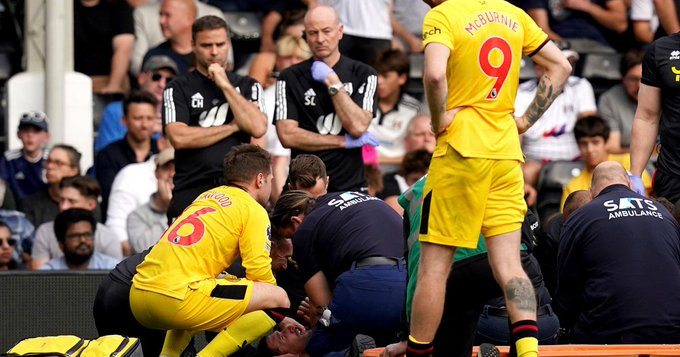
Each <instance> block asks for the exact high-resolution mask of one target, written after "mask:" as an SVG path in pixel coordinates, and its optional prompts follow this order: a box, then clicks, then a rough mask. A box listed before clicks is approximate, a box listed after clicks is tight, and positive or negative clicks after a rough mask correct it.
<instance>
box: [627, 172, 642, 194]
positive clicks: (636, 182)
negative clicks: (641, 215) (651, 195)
mask: <svg viewBox="0 0 680 357" xmlns="http://www.w3.org/2000/svg"><path fill="white" fill-rule="evenodd" d="M628 177H630V182H631V183H632V184H633V191H635V192H636V193H638V194H640V195H643V196H646V195H645V185H644V184H643V183H642V178H641V177H640V175H629V176H628Z"/></svg>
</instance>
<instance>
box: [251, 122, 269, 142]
mask: <svg viewBox="0 0 680 357" xmlns="http://www.w3.org/2000/svg"><path fill="white" fill-rule="evenodd" d="M265 134H267V123H264V124H263V125H259V126H257V127H255V128H253V134H252V136H253V137H254V138H255V139H259V138H261V137H263V136H264V135H265Z"/></svg>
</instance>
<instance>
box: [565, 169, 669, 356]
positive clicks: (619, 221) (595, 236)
mask: <svg viewBox="0 0 680 357" xmlns="http://www.w3.org/2000/svg"><path fill="white" fill-rule="evenodd" d="M590 194H591V196H592V197H593V200H592V201H591V202H590V203H588V204H586V205H585V206H583V207H582V208H581V209H579V210H577V211H575V212H574V213H573V214H572V215H571V216H570V217H569V218H568V219H567V221H566V223H565V225H564V228H563V230H562V234H561V236H560V246H559V253H558V261H557V276H558V284H557V289H556V293H555V299H554V301H553V307H554V310H555V312H556V313H557V314H558V316H559V318H560V323H561V325H562V326H563V327H566V328H567V329H568V330H569V339H570V340H569V342H571V343H586V344H641V343H654V344H662V343H678V342H679V341H680V228H679V227H678V224H677V223H676V221H675V219H673V216H672V215H671V213H670V212H668V210H667V209H666V208H665V207H664V206H663V205H661V204H660V203H658V202H656V201H654V200H651V199H648V198H645V197H644V196H642V195H640V194H637V193H635V192H634V191H632V190H631V182H630V180H629V179H628V174H627V172H626V170H625V169H624V168H623V166H621V164H619V163H616V162H612V161H607V162H603V163H601V164H599V165H598V166H597V167H596V168H595V170H594V171H593V181H592V184H591V189H590Z"/></svg>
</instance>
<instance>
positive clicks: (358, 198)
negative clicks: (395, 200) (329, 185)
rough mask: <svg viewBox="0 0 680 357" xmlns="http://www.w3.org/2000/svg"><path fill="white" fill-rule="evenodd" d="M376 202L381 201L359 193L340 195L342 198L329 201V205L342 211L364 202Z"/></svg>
mask: <svg viewBox="0 0 680 357" xmlns="http://www.w3.org/2000/svg"><path fill="white" fill-rule="evenodd" d="M375 200H379V198H377V197H373V196H369V195H365V194H363V193H359V192H345V193H341V194H340V198H334V199H332V200H330V201H328V205H329V206H334V207H336V208H340V210H341V211H342V210H344V209H345V208H347V207H351V206H353V205H356V204H359V203H362V202H368V201H375Z"/></svg>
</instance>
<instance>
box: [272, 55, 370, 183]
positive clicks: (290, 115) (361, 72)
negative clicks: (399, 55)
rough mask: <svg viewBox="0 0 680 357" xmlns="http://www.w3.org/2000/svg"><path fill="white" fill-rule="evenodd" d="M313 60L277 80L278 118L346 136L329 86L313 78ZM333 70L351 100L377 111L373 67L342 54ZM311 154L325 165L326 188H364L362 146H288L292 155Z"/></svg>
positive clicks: (364, 107)
mask: <svg viewBox="0 0 680 357" xmlns="http://www.w3.org/2000/svg"><path fill="white" fill-rule="evenodd" d="M313 62H314V59H309V60H306V61H304V62H300V63H298V64H296V65H294V66H292V67H289V68H287V69H286V70H284V71H283V72H281V75H280V76H279V80H278V81H277V82H276V110H275V111H274V123H276V121H278V120H295V121H297V122H298V125H299V127H300V128H302V129H304V130H307V131H311V132H313V133H318V134H321V135H345V134H346V133H347V131H346V130H345V128H343V126H342V123H341V122H340V118H338V117H337V116H336V115H335V107H334V106H333V101H332V99H331V96H330V94H328V89H327V88H326V85H324V84H323V83H319V82H316V81H315V80H314V79H313V78H312V63H313ZM333 70H334V71H335V73H336V74H337V75H338V77H340V80H341V81H342V82H343V83H344V85H345V90H347V93H349V95H350V97H352V100H353V101H354V103H356V104H357V105H358V106H359V107H361V108H362V109H363V110H365V111H367V112H370V113H372V114H373V115H374V116H375V113H376V111H377V110H378V92H377V90H376V88H377V85H378V76H377V74H376V72H375V70H374V69H373V68H371V67H370V66H368V65H366V64H363V63H361V62H358V61H355V60H353V59H350V58H348V57H344V56H341V57H340V60H339V61H338V63H336V64H335V66H333ZM300 154H314V155H316V156H318V157H320V158H321V160H323V162H324V164H326V170H327V172H328V176H330V181H329V184H328V191H329V192H334V191H351V190H353V191H367V189H368V187H367V185H366V177H365V174H364V161H363V157H362V155H361V148H356V149H336V150H322V151H315V152H306V151H303V150H300V149H297V148H291V157H292V158H295V157H296V156H297V155H300Z"/></svg>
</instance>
